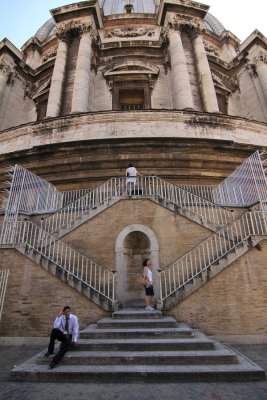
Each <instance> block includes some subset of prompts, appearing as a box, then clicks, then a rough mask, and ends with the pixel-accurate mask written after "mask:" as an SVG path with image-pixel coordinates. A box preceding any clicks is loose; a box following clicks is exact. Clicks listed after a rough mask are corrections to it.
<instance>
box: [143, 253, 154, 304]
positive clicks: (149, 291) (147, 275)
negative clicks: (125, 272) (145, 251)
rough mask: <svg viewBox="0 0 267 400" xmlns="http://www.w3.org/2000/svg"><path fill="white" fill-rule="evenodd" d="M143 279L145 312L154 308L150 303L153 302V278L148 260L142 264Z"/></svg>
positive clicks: (150, 262)
mask: <svg viewBox="0 0 267 400" xmlns="http://www.w3.org/2000/svg"><path fill="white" fill-rule="evenodd" d="M143 267H144V270H143V277H144V281H145V284H144V287H145V304H146V310H147V311H152V310H154V308H153V307H152V303H153V300H154V289H153V276H152V270H151V268H152V261H151V260H150V259H149V258H146V259H145V261H144V262H143Z"/></svg>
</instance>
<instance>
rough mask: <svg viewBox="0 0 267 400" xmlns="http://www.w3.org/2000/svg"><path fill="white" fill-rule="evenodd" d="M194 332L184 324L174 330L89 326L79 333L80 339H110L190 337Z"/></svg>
mask: <svg viewBox="0 0 267 400" xmlns="http://www.w3.org/2000/svg"><path fill="white" fill-rule="evenodd" d="M192 336H194V331H193V330H192V329H191V328H189V327H188V326H187V325H185V324H178V325H177V327H175V328H145V329H141V328H139V329H138V328H132V329H131V328H128V329H115V328H110V329H108V328H107V329H105V328H101V329H98V328H97V325H96V324H95V325H93V324H92V325H89V327H87V328H85V329H84V330H83V331H82V332H80V338H81V339H97V338H98V339H104V338H106V337H108V338H109V339H112V338H114V339H115V338H140V339H142V338H149V337H165V338H172V337H192Z"/></svg>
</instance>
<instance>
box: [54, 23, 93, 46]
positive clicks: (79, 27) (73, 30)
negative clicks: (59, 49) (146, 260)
mask: <svg viewBox="0 0 267 400" xmlns="http://www.w3.org/2000/svg"><path fill="white" fill-rule="evenodd" d="M87 33H90V34H91V36H95V35H96V32H95V29H94V27H93V23H92V22H91V21H90V22H89V23H84V22H82V21H80V20H72V21H70V22H68V23H66V24H62V25H60V26H58V28H57V33H56V34H57V36H58V38H59V39H60V40H63V41H68V40H69V39H70V38H71V37H73V36H82V35H84V34H87Z"/></svg>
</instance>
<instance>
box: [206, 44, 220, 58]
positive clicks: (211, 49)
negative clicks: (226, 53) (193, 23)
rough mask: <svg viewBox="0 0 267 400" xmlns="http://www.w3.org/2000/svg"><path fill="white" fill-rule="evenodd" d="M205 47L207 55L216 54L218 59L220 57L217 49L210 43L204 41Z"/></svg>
mask: <svg viewBox="0 0 267 400" xmlns="http://www.w3.org/2000/svg"><path fill="white" fill-rule="evenodd" d="M204 47H205V50H206V52H207V53H210V54H214V55H215V56H216V57H219V53H218V51H217V49H216V48H215V47H214V46H213V45H212V44H210V43H208V42H206V41H205V40H204Z"/></svg>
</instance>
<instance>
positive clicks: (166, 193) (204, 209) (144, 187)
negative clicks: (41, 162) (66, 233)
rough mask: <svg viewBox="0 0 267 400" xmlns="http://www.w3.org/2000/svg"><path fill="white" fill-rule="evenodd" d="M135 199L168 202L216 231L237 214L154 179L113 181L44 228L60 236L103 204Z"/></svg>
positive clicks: (64, 209)
mask: <svg viewBox="0 0 267 400" xmlns="http://www.w3.org/2000/svg"><path fill="white" fill-rule="evenodd" d="M132 195H134V196H138V197H145V198H147V197H158V198H161V199H164V200H166V201H168V202H170V203H172V204H174V205H176V206H178V207H180V208H181V209H184V210H186V211H189V212H191V213H193V214H195V215H198V216H199V217H201V218H202V219H205V220H207V221H209V222H210V223H212V224H214V225H215V226H216V228H218V227H221V226H224V225H226V224H227V223H229V222H231V221H233V214H232V213H231V212H229V211H227V210H225V209H223V208H222V207H220V206H218V205H217V204H215V203H213V202H211V201H209V200H206V199H204V198H202V197H200V196H198V195H196V194H193V193H191V192H189V191H187V190H185V189H183V188H181V187H179V186H176V185H174V184H172V183H169V182H167V181H165V180H163V179H161V178H159V177H157V176H154V175H152V176H143V177H138V178H134V182H129V178H127V177H118V178H111V179H109V180H108V181H107V182H105V183H103V184H102V185H100V186H98V187H97V188H96V189H93V190H91V191H90V192H89V193H87V194H85V195H84V196H82V197H80V198H79V199H76V200H75V201H73V202H72V203H69V204H68V205H67V206H65V207H62V208H61V209H60V210H58V211H56V212H55V213H54V214H52V215H50V216H48V217H46V218H45V219H44V220H43V221H42V228H43V229H45V230H46V231H47V232H56V231H58V230H59V229H60V228H62V227H65V226H66V225H68V224H70V223H72V222H73V221H75V220H76V219H77V218H79V217H80V216H81V215H83V214H85V213H87V212H89V211H90V210H92V209H95V208H97V207H98V206H99V205H100V204H104V203H107V202H108V201H110V199H111V198H112V197H117V198H128V197H129V196H132Z"/></svg>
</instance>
